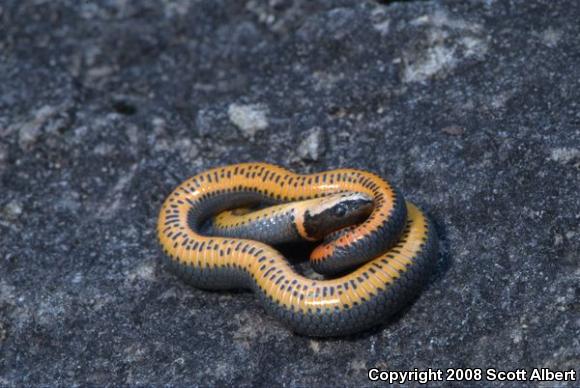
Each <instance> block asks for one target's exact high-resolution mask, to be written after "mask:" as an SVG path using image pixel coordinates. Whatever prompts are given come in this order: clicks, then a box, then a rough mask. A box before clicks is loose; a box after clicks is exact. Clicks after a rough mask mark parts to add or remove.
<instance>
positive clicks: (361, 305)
mask: <svg viewBox="0 0 580 388" xmlns="http://www.w3.org/2000/svg"><path fill="white" fill-rule="evenodd" d="M344 192H354V193H362V194H364V195H367V196H368V197H370V198H372V200H373V209H372V212H371V213H370V215H369V216H368V218H367V219H366V220H364V221H363V222H361V223H360V224H358V225H356V226H354V227H350V228H346V229H345V230H344V232H342V233H337V234H336V238H335V239H333V240H330V241H324V242H323V243H321V244H320V245H319V246H317V247H316V248H315V249H314V251H313V252H312V254H311V257H310V260H311V263H313V266H314V268H315V269H317V270H319V271H320V272H322V273H327V274H334V275H335V277H334V278H331V279H326V280H315V279H310V278H307V277H305V276H303V275H301V274H299V273H297V272H296V271H295V270H294V268H293V267H292V266H291V265H290V264H289V263H288V261H287V260H286V259H285V258H284V256H282V255H281V254H280V253H279V252H278V251H277V250H276V249H274V248H273V247H272V246H270V245H268V244H265V243H263V242H260V241H255V240H250V239H242V238H237V237H231V236H226V237H220V236H211V235H205V234H204V233H203V232H202V227H203V225H204V222H205V221H206V220H207V219H208V218H210V217H211V216H214V215H216V214H218V213H221V212H223V211H225V210H228V209H234V208H242V207H245V206H249V205H253V204H255V203H258V202H261V203H269V204H277V203H285V202H292V201H304V200H309V199H316V198H324V197H326V196H329V195H333V194H337V193H344ZM285 214H286V216H288V217H289V218H288V220H286V221H287V222H290V223H291V225H293V227H294V228H295V230H294V232H295V233H296V234H298V235H300V236H302V237H303V238H305V239H310V236H309V231H308V230H307V228H305V220H304V219H303V217H302V218H301V217H300V216H299V215H295V214H288V213H285ZM157 231H158V238H159V241H160V243H161V246H162V248H163V251H164V253H165V255H166V258H167V259H168V263H169V266H170V267H171V268H172V269H173V270H174V271H175V272H177V273H178V274H179V275H180V276H181V277H183V278H184V279H185V280H186V281H188V282H189V283H191V284H192V285H194V286H195V287H198V288H202V289H232V288H248V289H252V290H253V291H254V292H255V293H256V294H257V295H258V298H259V300H260V301H261V303H262V305H263V306H264V308H265V309H266V310H267V311H268V312H269V313H270V314H271V315H273V316H275V317H276V318H278V319H279V320H281V321H282V322H283V323H284V324H286V325H287V326H288V327H289V328H290V329H291V330H293V331H294V332H297V333H300V334H303V335H308V336H315V337H332V336H340V335H348V334H353V333H356V332H360V331H363V330H366V329H368V328H371V327H373V326H376V325H378V324H380V323H382V322H384V321H385V320H386V318H388V317H389V316H391V315H392V314H394V313H395V312H397V311H398V310H399V309H400V308H401V307H402V306H404V305H405V304H406V303H408V302H409V300H410V299H412V298H413V297H414V296H415V295H416V294H417V293H418V292H419V291H420V289H421V288H422V286H423V284H424V283H425V281H426V279H427V277H428V275H429V274H430V272H431V270H432V268H433V266H434V264H435V261H436V255H437V251H438V246H437V245H438V244H437V237H436V234H435V231H434V229H433V228H432V227H431V225H430V222H429V220H428V219H427V217H426V216H425V215H424V214H423V213H422V212H421V211H420V210H419V209H418V208H417V207H416V206H414V205H413V204H411V203H410V202H406V201H405V200H404V199H403V197H402V195H401V194H400V193H398V192H397V191H396V190H395V189H394V188H393V187H392V186H391V185H390V184H389V183H387V182H386V181H384V180H383V179H382V178H380V177H379V176H377V175H375V174H372V173H370V172H366V171H362V170H355V169H338V170H332V171H327V172H322V173H315V174H309V175H301V174H296V173H293V172H291V171H288V170H286V169H284V168H281V167H278V166H274V165H270V164H266V163H242V164H236V165H231V166H225V167H219V168H214V169H211V170H208V171H205V172H202V173H200V174H198V175H195V176H193V177H192V178H190V179H188V180H186V181H185V182H183V183H182V184H181V185H179V186H178V187H177V188H176V189H175V190H174V191H173V192H172V193H171V194H170V195H169V196H168V197H167V199H166V200H165V202H164V204H163V205H162V208H161V211H160V214H159V219H158V224H157ZM348 268H354V269H352V270H349V272H345V269H348Z"/></svg>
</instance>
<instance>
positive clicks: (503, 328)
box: [0, 0, 580, 386]
mask: <svg viewBox="0 0 580 388" xmlns="http://www.w3.org/2000/svg"><path fill="white" fill-rule="evenodd" d="M578 20H580V3H579V2H576V1H572V0H568V1H564V0H517V1H516V0H502V1H499V0H470V1H462V2H459V1H454V0H438V1H404V2H403V1H401V2H386V1H370V0H368V1H362V2H352V1H345V0H340V1H330V0H317V1H311V0H297V1H288V0H265V1H253V0H252V1H241V2H240V1H224V0H200V1H195V2H193V1H186V0H177V1H169V0H163V1H154V0H144V1H132V2H129V1H106V2H105V1H82V2H79V1H74V0H59V1H20V0H6V1H2V2H0V385H8V386H11V385H23V386H27V385H38V384H49V385H56V384H59V385H65V386H68V385H75V384H93V385H104V384H107V383H112V384H114V385H122V384H123V385H134V384H170V385H204V386H206V385H226V384H228V385H235V386H253V385H265V386H273V385H279V384H282V385H285V386H295V385H299V386H310V385H325V386H342V385H347V386H360V385H361V384H366V383H368V380H367V370H368V369H369V368H372V367H377V368H382V369H395V370H413V368H420V369H426V368H448V367H473V368H475V367H480V368H488V367H493V368H498V369H517V368H533V367H546V368H552V369H570V368H578V366H579V365H580V318H579V316H580V303H579V300H580V281H579V280H580V262H579V261H580V259H579V252H580V229H579V224H580V222H579V221H580V196H579V195H578V187H579V181H580V179H579V178H580V176H579V175H580V129H579V128H580V66H579V65H578V63H579V60H580V38H579V37H580V23H578ZM255 160H265V161H268V162H271V163H277V164H280V165H283V166H285V167H287V168H291V169H294V170H296V171H301V172H312V171H319V170H325V169H330V168H335V167H356V168H364V169H369V170H371V171H374V172H376V173H378V174H380V175H382V176H384V177H385V178H387V179H389V180H390V181H391V182H392V183H393V184H394V185H395V186H396V187H398V188H399V189H400V190H401V192H402V193H404V194H405V195H406V197H407V198H409V199H411V200H412V201H413V202H415V203H416V204H418V205H419V206H421V207H422V208H423V209H425V210H426V211H427V212H428V214H429V215H430V216H431V218H432V219H433V220H434V222H435V225H436V229H437V232H438V234H439V235H440V237H441V258H440V260H439V262H438V265H437V269H436V271H435V273H434V275H433V276H432V277H431V280H430V282H429V284H428V285H427V287H426V289H425V290H424V292H422V293H421V295H419V297H418V298H417V299H416V300H414V302H413V303H411V304H410V305H409V306H407V307H405V308H404V309H403V310H402V311H401V312H400V313H399V314H397V316H396V317H395V318H394V319H391V320H390V321H389V322H385V324H384V325H383V326H382V327H379V328H377V329H374V330H372V331H370V332H366V333H363V334H360V335H357V336H356V337H350V338H343V339H336V340H323V341H321V340H313V339H309V338H306V337H302V336H296V335H294V334H292V333H291V332H289V331H288V330H287V329H286V328H285V327H284V326H282V325H281V324H280V323H279V322H278V321H277V320H276V319H275V318H273V317H271V316H269V315H267V314H265V312H264V310H263V308H262V307H261V306H260V304H259V303H258V301H257V298H256V296H255V295H253V294H251V293H248V292H207V291H200V290H196V289H194V288H192V287H190V286H188V285H186V284H184V283H183V282H182V281H180V279H179V278H178V277H177V276H176V275H174V274H173V273H172V272H171V271H170V270H169V268H168V267H167V266H166V265H165V264H163V263H162V261H161V260H160V258H161V252H160V249H159V247H158V244H157V242H156V236H155V221H156V217H157V212H158V210H159V208H160V205H161V203H162V201H163V199H164V198H165V196H166V195H168V194H169V193H170V192H171V190H172V189H173V188H174V187H175V186H176V185H177V184H179V183H180V182H181V181H182V180H184V179H186V178H187V177H189V176H191V175H193V174H195V173H196V172H199V171H201V170H203V169H206V168H209V167H212V166H217V165H223V164H230V163H236V162H241V161H255ZM285 253H287V254H289V255H297V254H298V253H297V251H296V250H295V248H292V249H288V250H287V252H285ZM303 254H304V253H300V255H303ZM576 370H578V369H576ZM411 385H418V384H416V383H412V384H411ZM475 385H481V386H489V384H488V383H486V382H485V381H483V382H480V383H479V384H475ZM547 385H550V384H547ZM563 385H565V384H563ZM568 385H570V386H572V385H574V384H571V383H570V384H568Z"/></svg>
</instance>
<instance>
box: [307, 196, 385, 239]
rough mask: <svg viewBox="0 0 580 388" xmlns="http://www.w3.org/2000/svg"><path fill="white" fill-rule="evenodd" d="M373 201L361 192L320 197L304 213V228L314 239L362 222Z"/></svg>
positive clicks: (370, 210)
mask: <svg viewBox="0 0 580 388" xmlns="http://www.w3.org/2000/svg"><path fill="white" fill-rule="evenodd" d="M373 207H374V202H373V199H372V198H371V197H369V196H368V195H366V194H363V193H342V194H335V195H332V196H329V197H325V198H322V199H321V201H320V203H319V204H318V206H315V207H311V208H309V209H308V210H306V211H305V213H304V230H305V231H306V233H307V234H308V235H309V236H311V237H312V238H315V239H322V238H323V237H324V236H326V235H327V234H330V233H332V232H335V231H337V230H340V229H342V228H345V227H347V226H351V225H356V224H359V223H361V222H363V221H364V220H365V219H366V218H367V217H368V216H369V215H370V214H371V212H372V210H373Z"/></svg>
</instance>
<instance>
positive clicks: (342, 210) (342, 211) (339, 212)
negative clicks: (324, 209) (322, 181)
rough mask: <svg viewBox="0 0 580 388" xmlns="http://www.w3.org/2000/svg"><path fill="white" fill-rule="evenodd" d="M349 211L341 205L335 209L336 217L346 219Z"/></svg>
mask: <svg viewBox="0 0 580 388" xmlns="http://www.w3.org/2000/svg"><path fill="white" fill-rule="evenodd" d="M347 211H348V209H347V208H346V206H345V205H344V204H339V205H337V206H336V207H335V208H334V215H335V216H337V217H344V216H345V215H346V212H347Z"/></svg>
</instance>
